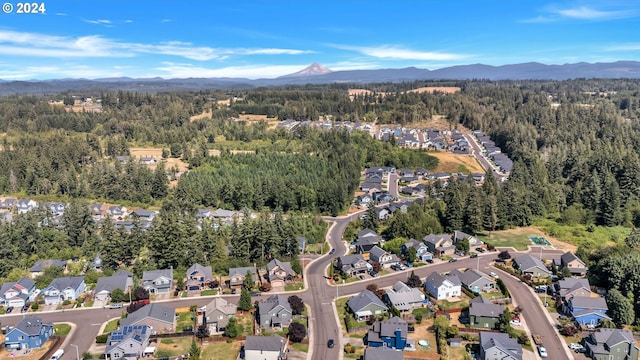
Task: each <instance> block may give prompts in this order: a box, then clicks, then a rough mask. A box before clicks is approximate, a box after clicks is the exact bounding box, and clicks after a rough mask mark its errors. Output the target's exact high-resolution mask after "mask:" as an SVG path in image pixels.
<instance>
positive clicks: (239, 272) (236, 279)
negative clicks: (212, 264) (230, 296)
mask: <svg viewBox="0 0 640 360" xmlns="http://www.w3.org/2000/svg"><path fill="white" fill-rule="evenodd" d="M247 274H248V275H251V279H252V280H253V284H254V286H255V285H256V284H259V283H260V277H259V276H258V272H257V271H256V268H255V267H253V266H245V267H237V268H230V269H229V288H231V289H240V288H241V287H242V284H243V283H244V279H245V278H246V277H247Z"/></svg>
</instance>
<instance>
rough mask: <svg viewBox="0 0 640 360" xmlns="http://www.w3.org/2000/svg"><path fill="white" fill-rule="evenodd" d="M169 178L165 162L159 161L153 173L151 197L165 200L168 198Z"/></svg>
mask: <svg viewBox="0 0 640 360" xmlns="http://www.w3.org/2000/svg"><path fill="white" fill-rule="evenodd" d="M168 187H169V178H167V173H166V169H165V165H164V161H159V162H158V166H157V167H156V170H155V171H154V172H153V179H152V183H151V197H152V198H154V199H164V198H165V197H166V196H167V189H168Z"/></svg>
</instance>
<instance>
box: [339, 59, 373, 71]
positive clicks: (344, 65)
mask: <svg viewBox="0 0 640 360" xmlns="http://www.w3.org/2000/svg"><path fill="white" fill-rule="evenodd" d="M326 66H327V67H328V68H329V69H331V70H333V71H347V70H371V69H379V68H380V64H379V63H377V62H371V61H339V62H336V63H329V64H326Z"/></svg>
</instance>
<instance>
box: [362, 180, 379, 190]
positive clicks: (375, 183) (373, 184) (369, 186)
mask: <svg viewBox="0 0 640 360" xmlns="http://www.w3.org/2000/svg"><path fill="white" fill-rule="evenodd" d="M360 190H362V191H364V192H369V193H372V192H375V191H381V190H382V180H372V179H367V180H365V181H364V182H363V183H362V185H361V186H360Z"/></svg>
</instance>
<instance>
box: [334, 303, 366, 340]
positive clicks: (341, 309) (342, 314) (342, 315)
mask: <svg viewBox="0 0 640 360" xmlns="http://www.w3.org/2000/svg"><path fill="white" fill-rule="evenodd" d="M348 300H349V298H342V299H340V300H338V301H337V302H336V306H337V307H338V319H340V320H341V321H340V325H341V327H342V331H343V332H345V333H346V331H347V329H346V328H345V327H344V326H343V325H344V321H348V322H349V325H350V326H351V327H352V328H354V327H361V326H367V323H366V322H357V321H356V319H355V318H354V317H353V315H351V314H348V313H347V310H346V309H345V305H346V304H347V301H348Z"/></svg>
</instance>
